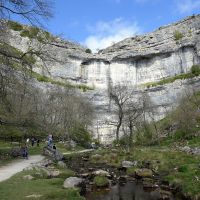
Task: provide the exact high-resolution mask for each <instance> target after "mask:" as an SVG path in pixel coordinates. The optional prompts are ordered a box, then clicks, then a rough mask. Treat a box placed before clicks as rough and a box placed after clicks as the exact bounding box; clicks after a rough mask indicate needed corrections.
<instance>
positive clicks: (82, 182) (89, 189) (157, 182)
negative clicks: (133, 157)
mask: <svg viewBox="0 0 200 200" xmlns="http://www.w3.org/2000/svg"><path fill="white" fill-rule="evenodd" d="M93 156H94V155H93ZM96 156H98V155H96ZM90 158H91V155H90V153H84V154H80V155H68V156H65V158H64V162H65V163H66V165H67V167H69V168H70V169H72V170H73V171H75V172H76V177H74V180H75V179H76V181H77V185H78V186H79V187H80V193H81V195H83V196H85V198H86V199H87V200H133V199H135V200H147V199H148V200H167V199H168V200H174V199H185V197H183V196H182V195H181V193H180V190H179V188H178V187H175V186H171V185H169V184H168V182H166V181H162V177H161V176H160V175H159V174H157V173H155V172H154V171H152V170H151V169H149V168H148V165H149V163H144V164H143V166H142V167H141V168H140V169H137V170H136V171H134V172H133V173H129V174H128V175H127V170H129V168H131V167H132V168H134V166H135V165H136V164H137V163H135V162H130V161H123V162H122V163H121V166H120V167H119V166H112V165H109V163H93V162H91V159H90ZM99 159H100V157H99ZM99 177H100V178H99ZM101 177H104V178H101ZM77 178H78V179H77ZM106 180H107V181H106ZM71 181H72V179H71V180H69V182H71ZM98 181H99V182H98Z"/></svg>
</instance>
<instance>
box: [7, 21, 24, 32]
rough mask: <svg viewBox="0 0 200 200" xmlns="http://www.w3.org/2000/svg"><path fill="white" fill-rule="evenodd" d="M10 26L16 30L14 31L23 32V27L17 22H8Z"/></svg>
mask: <svg viewBox="0 0 200 200" xmlns="http://www.w3.org/2000/svg"><path fill="white" fill-rule="evenodd" d="M8 26H9V27H10V28H11V29H12V30H14V31H21V30H23V26H22V25H21V24H19V23H17V22H12V21H9V22H8Z"/></svg>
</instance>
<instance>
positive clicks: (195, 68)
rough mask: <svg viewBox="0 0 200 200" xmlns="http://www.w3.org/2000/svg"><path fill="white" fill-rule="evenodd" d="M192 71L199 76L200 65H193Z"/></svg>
mask: <svg viewBox="0 0 200 200" xmlns="http://www.w3.org/2000/svg"><path fill="white" fill-rule="evenodd" d="M191 73H192V74H194V75H195V76H198V75H199V74H200V65H193V66H192V67H191Z"/></svg>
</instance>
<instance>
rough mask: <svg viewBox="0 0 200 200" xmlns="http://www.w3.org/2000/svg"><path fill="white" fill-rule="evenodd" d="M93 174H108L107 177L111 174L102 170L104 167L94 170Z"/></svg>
mask: <svg viewBox="0 0 200 200" xmlns="http://www.w3.org/2000/svg"><path fill="white" fill-rule="evenodd" d="M92 174H93V175H95V176H107V177H109V176H110V174H109V172H107V171H105V170H102V169H100V170H97V171H94V172H93V173H92Z"/></svg>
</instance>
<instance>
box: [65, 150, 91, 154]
mask: <svg viewBox="0 0 200 200" xmlns="http://www.w3.org/2000/svg"><path fill="white" fill-rule="evenodd" d="M91 151H94V149H84V150H80V151H72V152H65V153H63V155H70V154H74V153H77V154H79V153H87V152H91Z"/></svg>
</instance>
